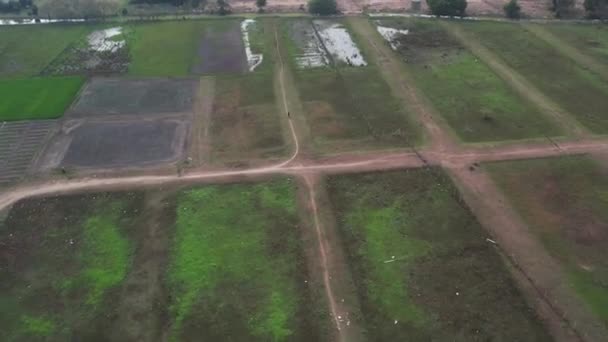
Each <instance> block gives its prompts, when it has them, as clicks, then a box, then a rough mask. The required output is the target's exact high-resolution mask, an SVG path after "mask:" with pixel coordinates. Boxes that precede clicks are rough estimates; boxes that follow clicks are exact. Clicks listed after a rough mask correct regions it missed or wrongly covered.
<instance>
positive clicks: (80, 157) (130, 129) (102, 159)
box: [61, 120, 187, 168]
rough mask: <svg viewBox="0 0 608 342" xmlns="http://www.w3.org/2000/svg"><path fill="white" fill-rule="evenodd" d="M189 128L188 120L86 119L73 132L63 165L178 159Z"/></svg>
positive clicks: (133, 163)
mask: <svg viewBox="0 0 608 342" xmlns="http://www.w3.org/2000/svg"><path fill="white" fill-rule="evenodd" d="M186 132H187V127H186V123H185V122H183V121H179V120H153V121H137V122H135V121H128V122H88V123H84V124H82V125H80V126H78V127H76V128H74V129H73V130H72V131H70V132H69V136H70V139H71V142H70V144H69V147H68V148H67V152H66V154H65V157H64V158H63V161H62V162H61V165H63V166H65V167H82V168H113V167H141V166H145V165H150V164H160V163H167V162H171V161H176V160H177V159H178V158H179V157H180V156H181V155H182V152H183V149H184V141H185V136H186Z"/></svg>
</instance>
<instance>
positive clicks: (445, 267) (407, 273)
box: [328, 169, 550, 341]
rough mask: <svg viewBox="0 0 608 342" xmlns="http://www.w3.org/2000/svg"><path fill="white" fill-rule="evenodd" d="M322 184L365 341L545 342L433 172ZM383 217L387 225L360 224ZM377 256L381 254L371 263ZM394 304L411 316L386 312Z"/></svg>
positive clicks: (492, 254) (478, 231) (451, 192)
mask: <svg viewBox="0 0 608 342" xmlns="http://www.w3.org/2000/svg"><path fill="white" fill-rule="evenodd" d="M328 185H329V193H330V198H331V200H332V203H333V206H334V208H335V209H336V212H337V219H338V225H339V229H340V231H341V234H342V236H343V242H344V247H345V250H346V254H347V256H348V259H349V262H350V265H351V267H352V270H353V272H352V273H353V277H354V282H355V285H356V287H357V291H358V294H359V298H360V302H361V305H362V312H363V316H364V321H365V325H366V329H367V331H368V338H369V340H372V341H408V340H409V341H503V340H504V341H549V340H550V337H549V336H548V335H547V333H546V332H545V331H544V329H543V327H542V325H541V323H540V321H539V319H538V317H537V316H536V314H535V312H534V311H533V309H532V308H530V307H528V305H527V303H526V302H525V300H524V299H523V297H522V296H521V294H520V293H519V291H518V289H517V287H516V286H515V284H514V281H513V280H512V279H511V278H510V276H509V272H508V270H507V269H506V267H505V265H504V264H503V261H502V259H501V258H500V256H499V255H498V253H497V252H496V250H495V249H494V246H493V245H492V244H490V243H488V242H487V241H486V240H485V236H486V233H485V232H484V231H483V229H482V228H481V227H480V225H479V223H478V222H477V220H476V219H475V217H474V216H473V214H472V213H471V212H470V211H469V209H468V208H467V207H466V206H465V205H464V203H463V202H462V200H461V199H460V197H459V195H458V193H457V191H456V189H455V188H454V186H453V185H452V183H451V181H450V180H449V179H448V178H447V177H446V176H445V175H444V174H443V173H442V172H441V171H439V170H436V169H418V170H407V171H399V172H386V173H380V174H365V175H351V176H336V177H331V178H330V179H329V181H328ZM387 210H388V212H392V213H394V214H392V215H391V216H390V218H387V225H388V227H387V226H386V225H381V226H378V227H377V228H372V227H370V226H369V225H373V224H374V222H375V221H374V220H372V219H371V218H376V220H377V219H378V218H382V217H385V215H386V212H387ZM357 218H363V219H357ZM366 220H370V221H366ZM382 222H384V221H382ZM374 227H376V226H374ZM395 240H399V241H400V242H395ZM402 244H406V245H407V246H409V247H407V248H406V247H403V246H402ZM377 251H381V252H382V253H386V254H387V255H385V256H382V258H381V259H379V260H378V255H376V254H377ZM374 253H375V254H374ZM391 254H393V255H395V257H396V260H395V259H393V260H395V261H394V262H390V263H388V264H387V263H386V262H383V260H386V259H391ZM395 257H393V258H395ZM400 257H401V259H400ZM389 265H390V266H389ZM393 267H394V268H399V271H395V269H394V268H393ZM382 270H384V271H382ZM379 272H380V273H379ZM394 272H398V274H399V275H397V276H395V273H394ZM391 276H394V278H393V279H392V280H391V279H388V278H387V277H391ZM396 284H400V285H402V287H401V286H397V285H396ZM397 289H401V291H403V292H402V293H401V294H400V293H399V292H395V291H397ZM379 295H380V296H381V297H380V298H382V299H379V297H378V296H379ZM386 296H388V297H386ZM389 297H390V298H389ZM395 300H398V301H402V302H403V303H402V305H403V307H408V308H410V309H407V311H405V312H404V311H403V310H405V309H402V308H399V306H397V307H393V309H394V310H395V311H391V310H388V309H386V307H387V305H388V307H391V304H390V303H388V304H387V303H386V301H391V302H394V301H395Z"/></svg>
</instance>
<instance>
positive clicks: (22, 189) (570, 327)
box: [0, 18, 608, 341]
mask: <svg viewBox="0 0 608 342" xmlns="http://www.w3.org/2000/svg"><path fill="white" fill-rule="evenodd" d="M348 20H349V21H350V22H351V23H352V28H353V29H354V31H355V33H356V34H357V35H358V36H359V37H360V38H362V39H361V41H362V44H363V45H365V46H366V50H367V51H371V52H372V56H371V58H372V60H373V61H374V62H375V63H376V64H377V65H378V68H379V70H380V71H381V73H382V75H383V76H384V78H385V79H386V81H387V83H388V84H389V86H390V88H391V90H392V92H393V93H394V95H395V96H396V97H397V98H398V99H400V100H401V101H402V104H403V106H407V108H408V109H409V112H411V114H412V115H413V116H414V117H413V120H416V121H417V122H418V123H420V124H421V125H422V126H424V128H425V131H426V132H427V134H428V139H429V141H428V143H427V144H425V146H424V147H423V148H420V149H417V150H416V151H414V150H413V149H412V148H406V149H401V150H391V151H374V152H365V153H360V154H341V155H334V156H331V157H323V158H311V157H310V156H307V155H306V153H304V154H302V153H301V150H304V151H306V149H308V148H310V146H308V145H309V141H308V140H307V139H304V140H303V139H302V138H301V136H299V134H298V132H302V131H305V128H303V127H299V126H298V125H299V123H301V122H305V121H300V120H303V119H302V118H301V117H300V116H303V114H304V112H303V109H302V106H301V104H300V103H299V99H298V96H297V91H295V86H294V84H293V80H292V78H291V77H290V75H289V70H288V69H287V68H286V67H285V65H284V62H283V57H282V56H281V48H280V46H279V45H280V39H279V37H278V33H277V31H276V27H275V30H274V39H275V42H276V45H277V46H276V51H277V60H278V65H277V66H275V73H276V79H275V83H276V85H275V89H277V91H278V92H279V93H280V96H278V98H280V103H278V105H280V106H281V108H282V110H283V111H284V113H283V115H284V118H283V119H284V120H285V122H286V124H285V125H284V126H285V127H286V128H285V129H286V130H288V134H287V132H286V133H285V134H286V136H287V135H289V136H291V138H292V146H293V150H292V153H291V155H290V156H289V157H287V158H286V159H285V160H283V161H280V162H275V163H272V164H269V165H262V166H259V167H252V168H246V169H229V168H225V169H213V168H212V166H208V165H204V163H203V165H200V166H197V167H193V168H190V169H187V170H184V171H183V173H181V174H175V173H170V174H169V173H164V174H160V173H159V174H150V172H151V171H144V172H142V173H141V174H130V175H127V176H120V177H118V176H117V177H99V178H95V177H82V178H78V177H76V178H71V179H55V180H38V181H31V182H30V183H22V184H18V185H16V186H15V187H13V188H8V189H6V190H5V191H3V192H2V193H0V211H1V210H3V209H6V208H8V207H9V206H11V205H12V204H13V203H15V202H16V201H19V200H21V199H24V198H27V197H31V196H44V195H52V194H65V193H74V192H82V191H94V190H102V191H107V190H112V189H125V188H134V187H148V186H158V185H167V184H177V183H179V184H189V185H193V184H203V183H219V182H233V181H240V180H243V179H252V178H258V177H260V178H261V177H266V176H270V175H276V174H283V175H290V176H294V177H297V178H298V180H299V181H300V183H301V184H303V185H304V186H305V190H306V193H307V195H306V196H304V197H303V198H305V200H306V201H307V203H306V205H307V207H308V208H309V212H310V214H311V220H312V223H311V226H312V229H313V232H312V233H311V235H312V236H314V241H315V245H316V246H317V247H316V250H317V251H318V253H317V254H315V256H314V258H315V260H313V261H312V262H313V263H315V264H316V265H318V268H316V269H318V270H319V272H320V274H319V276H320V279H321V283H322V286H323V290H324V294H325V297H326V299H327V303H328V311H329V312H330V313H331V318H332V322H333V326H334V327H335V330H336V340H338V341H353V340H357V339H358V337H357V336H358V335H359V333H360V331H359V328H358V327H357V325H356V324H352V325H351V324H350V321H349V320H348V317H349V315H350V313H351V312H352V310H353V309H352V308H353V307H356V304H352V305H351V304H349V303H348V301H346V302H344V301H343V300H344V298H353V297H354V295H353V294H352V293H350V292H352V289H351V288H349V286H348V285H347V284H346V283H347V282H348V280H346V278H347V277H346V276H344V275H343V274H342V273H340V272H341V271H339V270H337V266H336V265H338V264H341V263H342V261H341V259H340V258H339V251H338V250H332V249H339V247H335V246H337V244H336V243H335V239H336V237H335V236H334V235H332V233H331V229H327V228H328V227H330V226H331V223H330V222H328V219H327V218H326V216H324V215H323V210H324V207H323V203H324V202H319V197H320V194H319V193H320V192H322V191H321V190H320V188H319V182H320V180H322V177H323V176H324V175H328V174H337V173H352V172H369V171H382V170H392V169H404V168H416V167H422V166H426V165H437V166H441V167H443V168H445V169H446V170H447V171H448V173H449V174H450V175H451V176H452V178H453V179H454V181H455V183H456V184H457V185H458V187H459V188H460V190H461V192H462V193H463V196H464V199H465V201H466V203H467V204H468V205H469V206H470V207H471V209H472V210H473V211H474V212H475V214H476V215H477V217H478V218H479V220H480V222H481V223H482V224H483V226H484V227H486V229H487V230H488V232H489V233H490V234H491V235H492V236H494V237H495V238H496V239H497V240H498V241H499V244H500V245H501V248H502V249H503V251H504V253H505V255H507V256H508V257H509V260H510V262H511V263H512V264H513V265H514V267H515V268H517V269H518V270H521V272H522V273H523V274H524V275H525V277H524V278H525V281H526V282H527V283H526V284H527V285H529V287H530V288H533V289H534V291H536V295H537V296H538V298H539V301H540V302H539V303H540V304H537V306H542V307H548V308H549V309H547V310H543V312H545V314H543V317H544V318H545V320H547V322H548V324H547V326H549V327H551V329H552V330H553V331H552V332H553V335H554V336H555V337H556V338H557V339H558V340H569V338H571V337H572V336H575V337H576V338H579V339H581V340H585V341H586V340H589V341H593V340H597V338H598V336H602V335H603V336H608V332H606V329H605V327H604V328H602V327H601V326H599V325H598V324H597V320H596V319H595V317H594V316H593V315H591V314H589V312H588V311H587V309H586V307H585V306H584V305H583V304H582V303H580V300H579V299H578V298H577V297H576V296H575V295H574V294H573V293H572V290H571V289H570V288H568V287H567V286H565V285H564V284H566V282H565V276H564V274H563V272H562V271H561V269H560V267H559V265H557V264H556V262H555V261H554V260H553V259H552V258H551V257H550V256H549V255H547V253H546V251H545V250H544V249H543V247H542V246H541V245H540V244H539V243H538V241H536V240H535V239H534V238H533V237H532V236H531V234H530V232H529V231H528V229H527V227H526V225H525V223H524V222H523V221H522V220H521V219H520V218H519V217H518V215H517V213H515V212H514V210H513V209H512V208H510V207H509V205H508V203H507V200H506V199H505V198H504V196H503V195H502V194H501V192H500V191H499V190H498V189H497V188H496V186H495V185H494V184H493V183H492V182H491V180H490V179H489V177H488V176H487V175H485V174H484V173H483V170H479V169H478V170H474V171H472V170H471V169H470V166H471V164H473V163H478V162H485V161H499V160H513V159H524V158H540V157H550V156H559V155H572V154H591V155H594V156H596V155H607V154H608V138H588V137H586V136H587V133H586V132H585V131H581V130H580V129H579V126H580V125H578V123H577V124H576V125H575V126H570V124H571V122H572V119H571V118H570V117H569V116H568V115H566V114H564V113H562V112H561V110H559V108H555V107H554V106H553V104H552V103H550V102H546V101H545V99H544V97H543V95H542V94H540V93H536V91H535V90H534V88H531V86H530V85H529V84H528V83H527V82H526V81H525V79H523V77H521V76H520V75H516V74H514V73H513V72H512V71H511V70H510V69H509V68H508V67H506V66H505V65H504V64H503V63H502V62H500V61H499V60H498V59H497V57H495V56H493V55H492V54H489V53H488V52H487V51H486V50H484V48H483V47H482V46H478V45H470V46H469V47H470V48H471V50H472V51H474V52H475V53H476V54H477V55H478V56H479V57H480V58H482V59H484V60H485V61H486V62H487V63H488V65H490V66H491V67H493V69H494V70H495V72H496V73H498V74H500V75H501V76H503V77H504V78H505V79H507V80H508V82H509V83H510V84H511V85H512V86H513V87H514V88H516V89H519V91H520V92H522V93H530V94H531V95H529V96H531V100H532V101H537V102H538V104H539V106H541V107H543V106H544V108H545V109H546V110H547V111H548V112H551V113H552V114H551V116H552V118H553V119H555V120H557V121H558V122H561V123H562V125H563V126H570V127H569V128H570V129H572V128H574V129H573V130H572V133H573V134H572V135H573V136H576V139H572V140H562V141H559V142H555V141H552V140H546V141H534V142H523V143H511V144H509V145H500V146H495V147H488V146H480V145H461V144H459V143H458V141H457V140H456V139H455V138H454V137H453V136H452V135H451V134H450V133H449V130H448V129H447V127H445V124H444V123H443V122H442V119H441V117H440V116H439V115H438V114H437V113H435V112H434V110H433V108H432V107H431V106H429V104H428V102H427V101H426V100H425V99H424V96H422V95H421V94H419V93H418V91H417V90H416V89H415V88H414V87H413V86H412V84H411V82H410V80H409V79H408V76H407V73H405V72H404V70H403V68H402V67H401V65H400V61H399V60H398V58H397V57H396V56H395V54H393V53H392V51H391V50H390V48H389V47H388V46H387V45H386V44H383V42H382V40H381V39H380V38H379V36H378V34H377V33H376V31H375V30H374V29H373V27H372V26H371V24H370V23H369V21H367V20H366V19H362V18H348ZM450 30H452V28H450ZM454 34H455V35H456V36H459V35H460V32H458V31H454ZM459 37H460V38H461V39H463V40H466V37H464V36H459ZM509 80H510V81H509ZM203 112H204V111H203ZM556 113H557V114H556ZM200 128H202V127H199V129H200ZM199 132H200V131H199ZM201 137H202V138H204V137H205V134H204V133H203V135H202V136H201ZM204 140H205V139H202V140H201V141H204ZM204 155H205V153H202V154H201V155H200V158H201V159H203V158H204ZM146 172H147V173H146ZM341 265H342V266H343V264H341ZM524 287H525V286H524ZM349 305H350V306H349ZM539 311H541V310H540V309H539ZM345 317H346V318H347V320H345ZM355 323H356V322H355Z"/></svg>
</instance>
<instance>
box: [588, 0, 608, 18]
mask: <svg viewBox="0 0 608 342" xmlns="http://www.w3.org/2000/svg"><path fill="white" fill-rule="evenodd" d="M585 10H586V11H587V16H588V17H589V18H591V19H608V0H585Z"/></svg>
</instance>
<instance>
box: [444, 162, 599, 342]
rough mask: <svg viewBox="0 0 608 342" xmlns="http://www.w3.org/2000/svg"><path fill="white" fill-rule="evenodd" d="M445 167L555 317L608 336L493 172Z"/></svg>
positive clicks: (580, 331) (582, 331) (579, 331)
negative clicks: (496, 181) (502, 188)
mask: <svg viewBox="0 0 608 342" xmlns="http://www.w3.org/2000/svg"><path fill="white" fill-rule="evenodd" d="M446 169H447V171H448V173H449V174H450V176H451V178H452V179H453V181H454V183H455V184H456V185H457V187H458V189H459V191H460V193H461V194H462V196H463V199H464V200H465V202H466V203H467V205H468V206H469V208H470V209H471V211H472V212H473V213H474V214H475V216H476V217H477V219H478V220H479V222H480V223H481V224H482V226H483V227H484V228H485V230H486V232H488V233H489V234H490V235H491V236H492V238H493V239H494V240H495V241H497V242H498V245H499V247H500V249H501V250H503V251H504V253H505V255H506V256H507V257H508V259H509V260H510V261H511V264H512V265H513V266H514V267H516V268H518V269H520V270H521V271H522V273H523V275H524V276H525V277H526V278H528V279H529V280H530V283H531V285H532V286H533V287H534V288H535V289H536V290H537V292H538V295H539V297H540V298H541V299H543V300H544V301H545V302H546V303H547V304H548V305H549V307H550V308H551V311H553V313H554V315H552V316H553V317H552V320H557V319H559V320H562V321H563V322H564V323H566V325H567V327H568V328H569V329H571V330H573V331H574V332H575V334H576V336H577V337H579V338H580V340H583V341H601V340H602V337H605V336H607V335H608V330H607V329H606V328H605V327H604V326H603V324H602V322H601V320H600V319H599V318H598V317H596V316H595V315H594V314H593V313H592V312H591V311H590V310H589V309H588V308H587V306H586V305H585V303H584V302H583V300H582V299H580V298H579V297H578V296H577V295H576V293H575V292H574V290H573V289H572V288H571V287H570V285H569V282H568V280H567V275H566V274H565V271H564V270H563V268H562V266H561V265H559V263H558V262H557V261H556V260H555V259H554V258H553V257H552V256H551V255H550V254H549V252H548V251H547V250H546V249H545V248H544V246H543V245H542V244H541V242H540V240H539V239H538V238H537V237H536V236H535V235H534V233H533V232H531V231H530V228H529V226H528V224H527V223H526V222H525V220H524V219H523V218H522V217H521V216H520V215H519V213H518V212H517V210H515V208H513V207H512V205H511V201H510V200H509V199H508V198H507V197H506V196H505V195H504V194H503V192H502V191H501V190H500V189H499V188H498V187H497V186H496V184H495V183H494V181H493V180H492V178H491V177H490V175H489V174H488V173H487V172H486V171H485V170H484V169H483V168H480V169H476V170H475V171H470V170H469V169H467V168H466V167H449V168H446ZM530 274H534V276H533V277H532V276H530ZM552 326H555V325H552ZM562 329H563V328H562ZM558 333H559V332H553V334H558Z"/></svg>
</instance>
